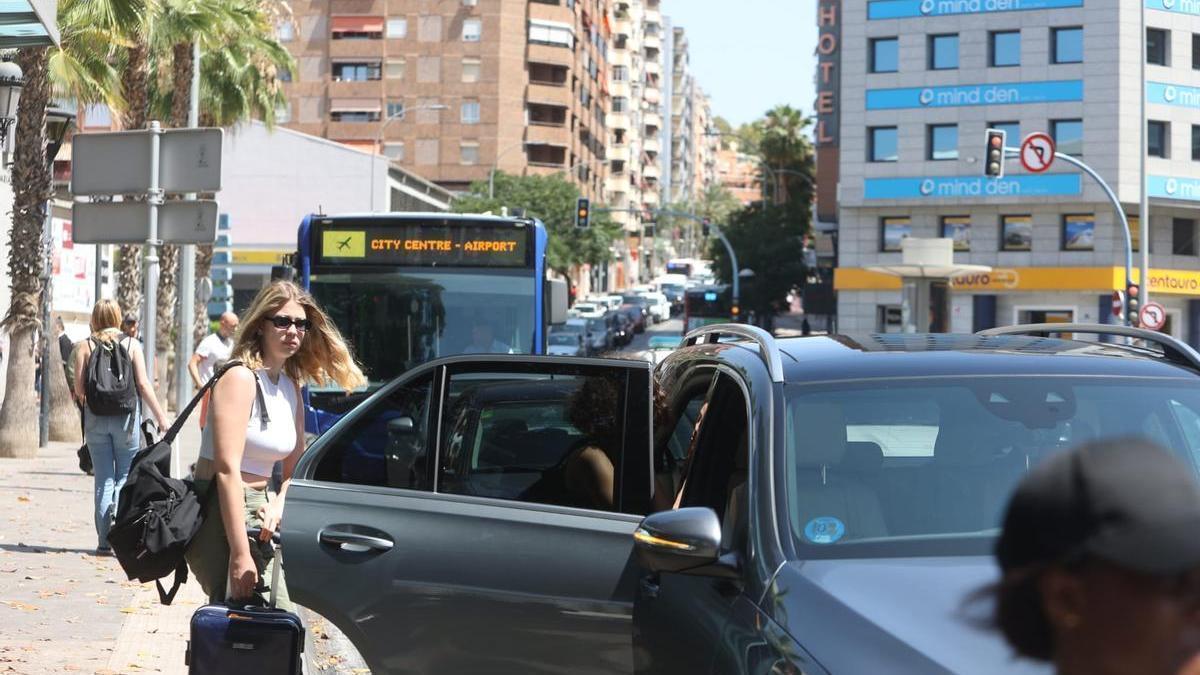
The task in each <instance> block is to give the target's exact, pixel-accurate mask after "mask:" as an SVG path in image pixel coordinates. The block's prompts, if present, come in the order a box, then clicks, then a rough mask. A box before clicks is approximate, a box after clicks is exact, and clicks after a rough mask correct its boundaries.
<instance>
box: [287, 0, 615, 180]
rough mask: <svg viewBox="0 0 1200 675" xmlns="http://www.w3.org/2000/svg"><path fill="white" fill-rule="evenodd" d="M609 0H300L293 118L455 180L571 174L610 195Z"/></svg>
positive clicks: (291, 42)
mask: <svg viewBox="0 0 1200 675" xmlns="http://www.w3.org/2000/svg"><path fill="white" fill-rule="evenodd" d="M609 4H610V3H609V0H445V1H443V2H428V1H427V0H294V2H292V9H293V13H294V17H295V21H294V22H293V23H291V24H287V25H284V26H281V28H280V38H281V40H282V41H283V42H284V44H286V45H287V47H288V49H289V51H291V53H292V54H293V56H295V58H296V61H297V65H298V67H297V70H296V72H294V73H288V74H286V77H287V79H288V80H289V81H288V83H287V84H286V87H285V89H286V93H287V96H288V105H287V110H284V111H281V112H282V113H283V117H282V118H281V119H282V120H285V121H284V122H283V123H284V124H285V126H288V127H291V128H294V129H297V130H299V131H303V132H305V133H309V134H313V135H316V136H321V137H324V138H328V139H331V140H335V141H338V142H341V143H345V144H347V145H351V146H354V147H358V148H362V149H364V150H368V151H372V152H378V153H382V154H384V155H386V156H388V157H390V158H391V159H392V160H393V161H395V162H397V163H398V164H400V165H401V166H403V167H404V168H405V169H407V170H410V171H413V172H415V173H417V174H419V175H421V176H423V177H425V178H428V179H429V180H432V181H434V182H435V183H437V184H439V185H441V186H442V187H445V188H447V189H449V190H453V191H459V190H465V189H466V188H467V187H468V185H469V184H470V183H471V182H472V181H477V180H486V179H487V178H488V175H489V173H490V171H491V169H492V168H493V167H498V168H499V169H500V170H502V171H505V172H509V173H515V174H522V175H527V174H542V175H545V174H554V173H563V174H564V175H568V176H570V177H571V178H572V179H573V180H574V181H575V182H577V183H578V184H579V186H580V189H581V191H582V192H583V194H585V195H587V196H589V197H592V198H594V199H603V198H604V196H605V187H606V185H605V182H606V175H607V169H606V164H607V163H608V157H607V147H606V146H607V144H608V137H609V132H608V125H607V117H608V115H609V107H610V102H609V99H610V64H609V45H610V44H611V41H612V25H611V21H610V18H609V14H610V7H609Z"/></svg>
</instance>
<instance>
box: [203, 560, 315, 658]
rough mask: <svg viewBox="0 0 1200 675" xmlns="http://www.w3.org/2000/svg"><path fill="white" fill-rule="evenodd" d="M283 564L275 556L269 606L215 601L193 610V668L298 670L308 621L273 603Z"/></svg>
mask: <svg viewBox="0 0 1200 675" xmlns="http://www.w3.org/2000/svg"><path fill="white" fill-rule="evenodd" d="M282 565H283V563H282V561H281V560H279V559H278V557H277V559H276V561H275V567H274V570H273V573H272V575H271V592H270V600H269V602H268V606H267V607H256V606H238V605H230V604H211V605H204V606H203V607H201V608H200V609H197V610H196V611H195V613H194V614H192V624H191V639H190V640H188V650H187V658H186V659H185V662H186V663H187V666H188V672H189V673H198V674H200V675H205V674H208V673H220V674H221V675H224V674H226V673H228V674H231V675H232V674H236V673H253V674H254V675H293V674H294V675H300V673H301V663H300V659H301V654H302V652H303V651H304V626H303V625H302V624H301V623H300V617H298V616H296V615H295V614H293V613H291V612H288V611H284V610H282V609H276V608H275V587H276V584H278V583H279V568H280V567H281V566H282Z"/></svg>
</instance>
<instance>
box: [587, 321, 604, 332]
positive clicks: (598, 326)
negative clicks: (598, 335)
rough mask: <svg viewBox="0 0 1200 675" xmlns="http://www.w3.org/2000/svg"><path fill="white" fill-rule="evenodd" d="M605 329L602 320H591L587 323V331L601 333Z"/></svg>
mask: <svg viewBox="0 0 1200 675" xmlns="http://www.w3.org/2000/svg"><path fill="white" fill-rule="evenodd" d="M604 329H605V326H604V319H591V320H590V321H588V330H590V331H603V330H604Z"/></svg>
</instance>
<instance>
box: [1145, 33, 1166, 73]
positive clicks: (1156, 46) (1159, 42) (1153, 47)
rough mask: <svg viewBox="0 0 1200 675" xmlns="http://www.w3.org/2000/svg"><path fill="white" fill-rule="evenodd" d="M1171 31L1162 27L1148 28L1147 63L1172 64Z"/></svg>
mask: <svg viewBox="0 0 1200 675" xmlns="http://www.w3.org/2000/svg"><path fill="white" fill-rule="evenodd" d="M1170 44H1171V33H1170V31H1165V30H1162V29H1160V28H1147V29H1146V63H1149V64H1151V65H1155V66H1166V65H1170V63H1169V61H1170V58H1171V56H1170V54H1171V47H1170Z"/></svg>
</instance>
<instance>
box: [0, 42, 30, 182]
mask: <svg viewBox="0 0 1200 675" xmlns="http://www.w3.org/2000/svg"><path fill="white" fill-rule="evenodd" d="M23 86H25V75H24V73H22V72H21V66H18V65H17V64H16V63H14V62H12V61H7V60H6V61H3V62H0V151H2V153H3V155H4V165H5V166H8V165H9V164H10V163H11V162H10V160H9V154H10V152H9V148H10V147H11V145H12V144H11V143H10V142H9V141H10V138H11V135H10V133H9V132H10V131H11V130H12V128H13V125H14V124H15V123H16V121H17V103H18V102H19V101H20V100H21V88H22V87H23Z"/></svg>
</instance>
